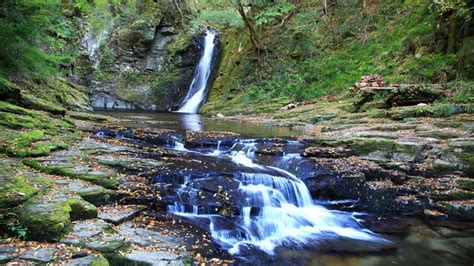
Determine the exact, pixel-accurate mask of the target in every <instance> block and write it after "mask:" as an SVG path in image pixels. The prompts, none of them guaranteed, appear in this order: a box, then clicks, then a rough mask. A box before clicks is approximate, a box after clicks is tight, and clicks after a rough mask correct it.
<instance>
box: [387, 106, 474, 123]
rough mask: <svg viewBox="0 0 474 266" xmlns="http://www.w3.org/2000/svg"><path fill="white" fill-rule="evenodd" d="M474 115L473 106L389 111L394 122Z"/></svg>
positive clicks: (389, 115)
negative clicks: (413, 118) (407, 119)
mask: <svg viewBox="0 0 474 266" xmlns="http://www.w3.org/2000/svg"><path fill="white" fill-rule="evenodd" d="M472 113H474V105H472V104H459V105H453V104H440V105H431V106H430V105H427V106H410V107H403V108H393V109H391V110H390V111H388V113H387V116H388V117H390V118H391V119H393V120H403V119H406V118H410V117H450V116H453V115H456V114H472Z"/></svg>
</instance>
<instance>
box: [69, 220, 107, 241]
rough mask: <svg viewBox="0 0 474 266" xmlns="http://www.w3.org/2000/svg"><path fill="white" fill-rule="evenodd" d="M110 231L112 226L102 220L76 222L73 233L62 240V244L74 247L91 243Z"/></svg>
mask: <svg viewBox="0 0 474 266" xmlns="http://www.w3.org/2000/svg"><path fill="white" fill-rule="evenodd" d="M110 229H111V226H110V224H108V223H106V222H104V221H102V220H87V221H81V222H75V223H74V226H73V228H72V232H70V233H68V234H67V235H65V236H64V237H63V238H62V239H61V242H62V243H66V244H72V245H80V244H81V243H85V242H87V241H90V239H91V238H93V237H95V236H98V235H100V234H102V233H103V232H105V231H108V230H110Z"/></svg>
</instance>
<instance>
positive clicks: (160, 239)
mask: <svg viewBox="0 0 474 266" xmlns="http://www.w3.org/2000/svg"><path fill="white" fill-rule="evenodd" d="M116 230H117V232H118V233H119V234H120V235H122V236H124V237H125V238H126V239H130V241H131V242H132V243H133V244H135V245H138V246H142V247H150V246H163V245H165V246H168V247H175V246H176V245H178V242H176V240H175V239H173V238H172V237H169V236H167V235H163V234H161V233H159V232H157V231H153V230H149V229H146V228H143V227H135V226H134V224H133V223H131V222H126V223H123V224H121V225H119V226H118V227H117V228H116Z"/></svg>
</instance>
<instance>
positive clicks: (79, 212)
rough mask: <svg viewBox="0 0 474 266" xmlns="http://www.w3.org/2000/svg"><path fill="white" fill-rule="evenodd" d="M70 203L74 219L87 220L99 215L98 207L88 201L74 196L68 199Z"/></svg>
mask: <svg viewBox="0 0 474 266" xmlns="http://www.w3.org/2000/svg"><path fill="white" fill-rule="evenodd" d="M68 203H69V206H71V219H72V220H86V219H92V218H96V217H97V208H96V207H95V206H94V205H92V204H91V203H89V202H87V201H84V200H82V199H80V198H73V199H70V200H68Z"/></svg>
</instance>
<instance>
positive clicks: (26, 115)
mask: <svg viewBox="0 0 474 266" xmlns="http://www.w3.org/2000/svg"><path fill="white" fill-rule="evenodd" d="M0 127H3V128H8V129H14V130H18V129H48V133H49V134H52V133H57V132H62V133H70V132H73V131H75V129H76V126H75V125H74V123H73V122H72V121H70V120H67V119H65V118H56V117H52V116H49V115H48V114H47V113H44V112H40V111H34V110H28V109H25V108H23V107H19V106H16V105H13V104H10V103H7V102H2V101H0Z"/></svg>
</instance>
